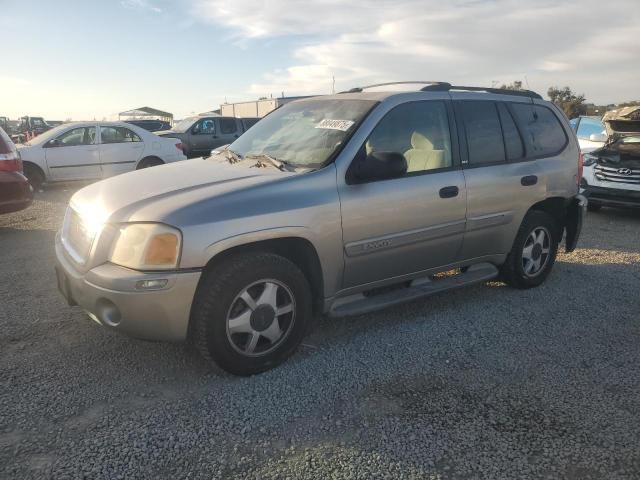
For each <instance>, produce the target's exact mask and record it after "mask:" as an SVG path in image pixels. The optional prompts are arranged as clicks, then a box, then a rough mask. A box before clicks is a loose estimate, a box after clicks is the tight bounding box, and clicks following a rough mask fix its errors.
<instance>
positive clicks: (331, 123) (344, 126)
mask: <svg viewBox="0 0 640 480" xmlns="http://www.w3.org/2000/svg"><path fill="white" fill-rule="evenodd" d="M353 124H354V122H352V121H351V120H331V119H329V118H325V119H324V120H322V121H321V122H320V123H319V124H318V125H316V128H327V129H329V130H341V131H343V132H346V131H347V130H349V128H351V125H353Z"/></svg>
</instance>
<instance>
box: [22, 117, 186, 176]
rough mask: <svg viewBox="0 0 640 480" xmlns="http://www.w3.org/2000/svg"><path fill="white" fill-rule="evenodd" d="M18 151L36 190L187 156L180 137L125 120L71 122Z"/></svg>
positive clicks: (111, 174)
mask: <svg viewBox="0 0 640 480" xmlns="http://www.w3.org/2000/svg"><path fill="white" fill-rule="evenodd" d="M18 151H19V152H20V157H21V159H22V163H23V167H24V173H25V176H26V177H27V178H28V179H29V181H30V182H31V184H32V185H33V186H34V188H39V187H40V185H42V183H44V182H47V183H50V182H66V181H74V180H100V179H102V178H107V177H111V176H113V175H118V174H120V173H125V172H129V171H131V170H136V169H140V168H147V167H153V166H156V165H162V164H164V163H170V162H176V161H178V160H185V159H186V158H187V157H185V155H184V153H183V151H182V143H181V141H180V140H179V139H175V138H162V137H159V136H157V135H155V134H153V133H151V132H148V131H146V130H144V129H143V128H140V127H136V126H135V125H131V124H129V123H123V122H75V123H67V124H64V125H60V126H59V127H56V128H54V129H52V130H49V131H47V132H45V133H43V134H42V135H39V136H37V137H36V138H34V139H33V140H31V141H30V142H27V143H25V144H24V145H18Z"/></svg>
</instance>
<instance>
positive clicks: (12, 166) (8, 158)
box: [0, 152, 22, 172]
mask: <svg viewBox="0 0 640 480" xmlns="http://www.w3.org/2000/svg"><path fill="white" fill-rule="evenodd" d="M0 172H22V161H21V160H20V155H19V154H18V152H10V153H0Z"/></svg>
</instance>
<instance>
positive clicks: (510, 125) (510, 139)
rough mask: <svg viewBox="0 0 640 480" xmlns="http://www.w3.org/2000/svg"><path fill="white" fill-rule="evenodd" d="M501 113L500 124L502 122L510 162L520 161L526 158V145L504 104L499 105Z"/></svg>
mask: <svg viewBox="0 0 640 480" xmlns="http://www.w3.org/2000/svg"><path fill="white" fill-rule="evenodd" d="M498 112H500V122H502V132H503V133H504V146H505V148H506V150H507V159H508V160H518V159H521V158H523V157H524V145H523V143H522V139H521V138H520V133H519V132H518V128H517V127H516V123H515V122H514V121H513V117H512V116H511V114H510V113H509V110H507V107H506V106H505V105H504V103H499V104H498Z"/></svg>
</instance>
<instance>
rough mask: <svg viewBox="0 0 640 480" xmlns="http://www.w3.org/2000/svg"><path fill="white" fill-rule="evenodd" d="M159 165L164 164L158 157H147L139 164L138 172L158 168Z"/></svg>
mask: <svg viewBox="0 0 640 480" xmlns="http://www.w3.org/2000/svg"><path fill="white" fill-rule="evenodd" d="M158 165H164V162H163V161H162V160H161V159H159V158H158V157H146V158H143V159H142V160H140V163H138V168H137V170H142V169H143V168H150V167H157V166H158Z"/></svg>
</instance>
